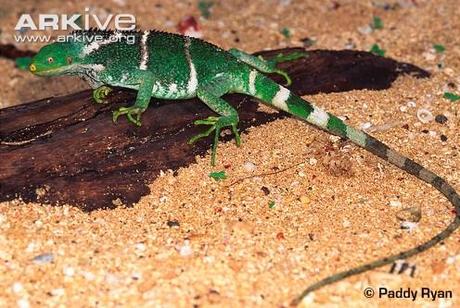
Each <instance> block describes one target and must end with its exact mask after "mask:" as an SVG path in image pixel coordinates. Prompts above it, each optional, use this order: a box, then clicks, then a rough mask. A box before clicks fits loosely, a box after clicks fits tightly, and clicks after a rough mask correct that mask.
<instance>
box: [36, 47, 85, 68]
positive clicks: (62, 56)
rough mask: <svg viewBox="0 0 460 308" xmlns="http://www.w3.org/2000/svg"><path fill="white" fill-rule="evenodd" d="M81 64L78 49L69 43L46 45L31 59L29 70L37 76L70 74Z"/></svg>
mask: <svg viewBox="0 0 460 308" xmlns="http://www.w3.org/2000/svg"><path fill="white" fill-rule="evenodd" d="M79 63H81V57H80V48H79V47H78V45H76V44H72V43H69V42H57V43H52V44H49V45H46V46H44V47H42V49H40V51H39V52H38V53H37V54H36V55H35V57H33V59H32V63H31V64H30V66H29V70H30V71H31V72H32V73H33V74H35V75H39V76H57V75H65V74H71V73H72V72H73V71H74V70H76V69H77V67H78V64H79Z"/></svg>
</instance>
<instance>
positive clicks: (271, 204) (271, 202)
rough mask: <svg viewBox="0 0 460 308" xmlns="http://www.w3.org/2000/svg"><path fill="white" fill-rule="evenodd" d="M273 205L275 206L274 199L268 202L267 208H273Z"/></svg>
mask: <svg viewBox="0 0 460 308" xmlns="http://www.w3.org/2000/svg"><path fill="white" fill-rule="evenodd" d="M275 206H276V203H275V201H273V200H271V201H270V202H268V207H269V208H271V209H272V208H274V207H275Z"/></svg>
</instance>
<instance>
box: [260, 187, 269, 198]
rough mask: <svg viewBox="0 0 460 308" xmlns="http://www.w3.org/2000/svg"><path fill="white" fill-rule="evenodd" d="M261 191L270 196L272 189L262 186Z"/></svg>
mask: <svg viewBox="0 0 460 308" xmlns="http://www.w3.org/2000/svg"><path fill="white" fill-rule="evenodd" d="M261 189H262V191H263V192H264V194H265V196H268V195H269V194H270V189H268V187H265V186H262V188H261Z"/></svg>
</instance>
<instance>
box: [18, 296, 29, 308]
mask: <svg viewBox="0 0 460 308" xmlns="http://www.w3.org/2000/svg"><path fill="white" fill-rule="evenodd" d="M16 303H17V304H18V308H29V307H30V304H29V300H28V299H27V298H21V299H19V300H18V301H17V302H16Z"/></svg>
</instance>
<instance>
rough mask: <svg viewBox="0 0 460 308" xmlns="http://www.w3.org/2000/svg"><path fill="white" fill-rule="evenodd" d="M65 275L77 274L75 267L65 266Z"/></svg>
mask: <svg viewBox="0 0 460 308" xmlns="http://www.w3.org/2000/svg"><path fill="white" fill-rule="evenodd" d="M63 272H64V275H65V276H67V277H73V276H74V275H75V269H74V268H73V267H70V266H68V267H64V271H63Z"/></svg>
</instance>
